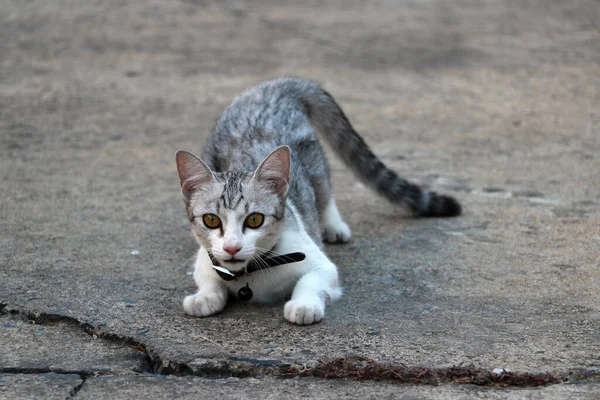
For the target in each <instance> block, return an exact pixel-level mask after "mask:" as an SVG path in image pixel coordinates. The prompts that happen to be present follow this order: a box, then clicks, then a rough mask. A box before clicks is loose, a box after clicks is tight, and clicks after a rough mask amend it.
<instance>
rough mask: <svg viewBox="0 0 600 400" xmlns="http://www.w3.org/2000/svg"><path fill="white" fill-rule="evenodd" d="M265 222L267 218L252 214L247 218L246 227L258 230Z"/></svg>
mask: <svg viewBox="0 0 600 400" xmlns="http://www.w3.org/2000/svg"><path fill="white" fill-rule="evenodd" d="M264 221H265V216H264V215H262V214H260V213H252V214H250V215H248V216H247V217H246V226H247V227H248V228H252V229H258V228H260V227H261V225H262V224H263V222H264Z"/></svg>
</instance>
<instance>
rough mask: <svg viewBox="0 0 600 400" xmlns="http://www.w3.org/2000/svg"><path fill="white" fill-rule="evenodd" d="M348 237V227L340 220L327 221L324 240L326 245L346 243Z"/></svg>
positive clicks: (349, 234)
mask: <svg viewBox="0 0 600 400" xmlns="http://www.w3.org/2000/svg"><path fill="white" fill-rule="evenodd" d="M350 236H351V232H350V227H349V226H348V224H346V223H345V222H344V221H342V220H341V219H338V220H337V221H328V223H327V224H326V225H325V240H327V243H348V241H350Z"/></svg>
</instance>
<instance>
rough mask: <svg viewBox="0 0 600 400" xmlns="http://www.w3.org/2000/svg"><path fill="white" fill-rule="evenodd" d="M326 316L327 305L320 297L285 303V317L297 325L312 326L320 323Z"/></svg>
mask: <svg viewBox="0 0 600 400" xmlns="http://www.w3.org/2000/svg"><path fill="white" fill-rule="evenodd" d="M324 315H325V305H324V304H323V300H321V299H320V298H319V297H307V298H301V299H297V300H290V301H288V302H287V303H285V307H284V308H283V316H284V317H285V319H287V320H288V321H290V322H291V323H293V324H297V325H310V324H314V323H315V322H319V321H320V320H322V319H323V316H324Z"/></svg>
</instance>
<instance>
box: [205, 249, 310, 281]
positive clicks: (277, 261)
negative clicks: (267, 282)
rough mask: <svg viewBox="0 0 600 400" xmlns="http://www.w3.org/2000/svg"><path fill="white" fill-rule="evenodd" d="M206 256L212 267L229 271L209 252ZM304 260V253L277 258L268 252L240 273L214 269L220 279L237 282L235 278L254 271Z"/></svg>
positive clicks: (251, 262) (283, 255)
mask: <svg viewBox="0 0 600 400" xmlns="http://www.w3.org/2000/svg"><path fill="white" fill-rule="evenodd" d="M208 255H209V257H210V260H211V261H212V263H213V265H214V266H217V267H219V268H221V269H223V270H226V271H229V270H227V269H226V268H224V267H223V266H222V265H221V263H219V260H217V259H216V257H215V256H214V255H213V254H212V253H211V252H210V251H209V252H208ZM305 258H306V255H305V254H304V253H301V252H296V253H288V254H282V255H279V256H274V255H273V253H271V252H268V253H266V254H263V255H262V256H261V257H260V260H252V261H250V262H249V263H248V265H246V268H244V269H243V270H241V271H236V272H229V273H226V272H224V271H222V270H219V269H217V268H214V270H215V272H216V273H217V274H219V276H220V277H221V279H223V280H224V281H232V280H234V279H235V280H237V278H239V277H241V276H244V275H249V274H251V273H253V272H256V271H261V270H263V269H267V268H272V267H276V266H278V265H284V264H290V263H295V262H298V261H302V260H304V259H305Z"/></svg>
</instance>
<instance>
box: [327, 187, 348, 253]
mask: <svg viewBox="0 0 600 400" xmlns="http://www.w3.org/2000/svg"><path fill="white" fill-rule="evenodd" d="M323 225H324V228H325V235H324V236H325V240H326V241H327V242H328V243H348V241H349V240H350V227H349V226H348V224H346V223H345V222H344V220H343V219H342V216H341V215H340V212H339V211H338V209H337V206H336V205H335V200H334V199H333V197H331V198H330V199H329V203H328V204H327V207H326V208H325V212H324V213H323Z"/></svg>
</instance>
